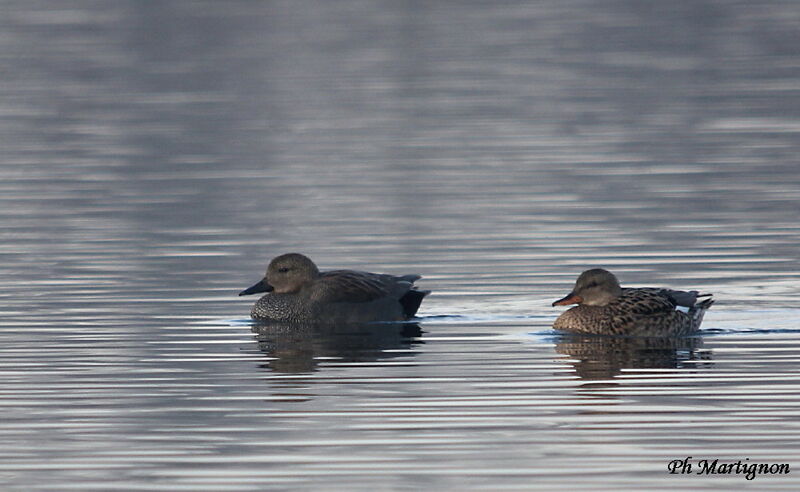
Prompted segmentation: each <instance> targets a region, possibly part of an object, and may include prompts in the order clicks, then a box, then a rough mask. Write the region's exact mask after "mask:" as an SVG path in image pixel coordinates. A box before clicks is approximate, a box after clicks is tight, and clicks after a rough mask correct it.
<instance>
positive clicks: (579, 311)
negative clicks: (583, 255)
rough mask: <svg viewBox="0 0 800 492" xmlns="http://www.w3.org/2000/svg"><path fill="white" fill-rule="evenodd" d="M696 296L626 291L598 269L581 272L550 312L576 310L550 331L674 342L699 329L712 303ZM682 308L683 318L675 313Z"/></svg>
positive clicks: (652, 290) (678, 292)
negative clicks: (671, 338) (672, 339)
mask: <svg viewBox="0 0 800 492" xmlns="http://www.w3.org/2000/svg"><path fill="white" fill-rule="evenodd" d="M710 296H711V294H699V293H698V292H697V291H696V290H692V291H689V292H685V291H682V290H671V289H659V288H627V289H623V288H622V287H620V286H619V281H618V280H617V277H615V276H614V274H612V273H611V272H609V271H606V270H603V269H602V268H595V269H592V270H586V271H585V272H583V273H581V276H580V277H578V281H577V282H575V287H574V288H573V289H572V292H570V293H569V294H568V295H567V296H566V297H564V298H563V299H559V300H558V301H556V302H554V303H553V306H567V305H570V304H577V306H575V307H574V308H571V309H569V310H567V311H566V312H564V313H562V314H561V316H559V317H558V319H557V320H556V322H555V323H554V324H553V328H554V329H556V330H561V331H568V332H572V333H591V334H595V335H633V336H648V337H653V336H660V337H663V336H680V335H686V334H690V333H692V332H694V331H697V330H698V329H699V328H700V323H701V322H702V321H703V315H704V314H705V312H706V310H707V309H708V308H709V307H710V306H711V304H713V303H714V300H713V299H710V298H709V299H704V300H703V301H700V302H697V298H698V297H710ZM678 306H683V307H687V308H689V309H688V312H685V313H684V312H683V311H679V310H677V309H676V308H677V307H678Z"/></svg>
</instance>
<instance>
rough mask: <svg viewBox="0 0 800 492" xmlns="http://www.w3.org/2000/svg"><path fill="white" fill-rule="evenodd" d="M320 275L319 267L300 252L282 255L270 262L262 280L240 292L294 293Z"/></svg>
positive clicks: (247, 293) (242, 293)
mask: <svg viewBox="0 0 800 492" xmlns="http://www.w3.org/2000/svg"><path fill="white" fill-rule="evenodd" d="M317 277H319V269H317V265H315V264H314V262H313V261H311V259H310V258H309V257H307V256H305V255H301V254H299V253H287V254H285V255H280V256H278V257H276V258H274V259H273V260H272V261H271V262H269V266H268V267H267V273H266V275H264V278H263V279H261V281H260V282H258V283H257V284H255V285H253V286H252V287H250V288H248V289H245V290H243V291H241V292H239V295H240V296H246V295H249V294H256V293H258V292H273V291H274V292H275V293H276V294H292V293H295V292H298V291H300V290H301V289H302V288H303V287H304V286H306V285H308V284H310V283H312V282H313V281H314V279H316V278H317Z"/></svg>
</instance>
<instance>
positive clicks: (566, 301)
mask: <svg viewBox="0 0 800 492" xmlns="http://www.w3.org/2000/svg"><path fill="white" fill-rule="evenodd" d="M582 302H583V298H582V297H581V296H579V295H577V294H575V293H573V292H570V293H569V294H567V296H566V297H564V298H561V299H559V300H557V301H556V302H554V303H553V306H569V305H570V304H580V303H582Z"/></svg>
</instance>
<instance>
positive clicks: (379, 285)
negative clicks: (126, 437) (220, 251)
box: [239, 253, 430, 323]
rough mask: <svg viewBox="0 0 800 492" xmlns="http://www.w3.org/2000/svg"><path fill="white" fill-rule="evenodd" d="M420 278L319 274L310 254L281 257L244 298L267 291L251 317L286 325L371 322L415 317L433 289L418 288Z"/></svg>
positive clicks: (342, 272) (343, 272)
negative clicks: (307, 255)
mask: <svg viewBox="0 0 800 492" xmlns="http://www.w3.org/2000/svg"><path fill="white" fill-rule="evenodd" d="M420 278H421V277H420V276H419V275H414V274H410V275H400V276H395V275H388V274H380V273H370V272H362V271H356V270H332V271H328V272H320V271H319V270H318V269H317V267H316V265H314V263H313V262H312V261H311V260H310V259H309V258H307V257H306V256H303V255H300V254H298V253H288V254H285V255H281V256H279V257H277V258H275V259H274V260H272V262H271V263H270V265H269V267H268V269H267V274H266V275H265V277H264V279H263V280H261V281H260V282H258V283H257V284H255V285H254V286H252V287H250V288H249V289H246V290H244V291H242V292H241V293H240V294H239V295H247V294H254V293H257V292H268V293H267V294H266V295H264V296H263V297H261V299H259V300H258V301H257V302H256V303H255V305H254V306H253V308H252V310H251V311H250V316H251V317H252V318H253V319H256V320H263V321H273V322H283V323H307V322H321V323H325V322H330V323H366V322H373V321H404V320H407V319H409V318H411V317H413V316H414V315H415V314H416V312H417V310H418V309H419V306H420V304H421V303H422V300H423V299H424V297H425V296H426V295H428V294H429V293H430V291H423V290H417V289H416V287H415V286H414V282H415V281H417V280H419V279H420Z"/></svg>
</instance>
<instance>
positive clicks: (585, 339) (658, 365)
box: [555, 334, 713, 380]
mask: <svg viewBox="0 0 800 492" xmlns="http://www.w3.org/2000/svg"><path fill="white" fill-rule="evenodd" d="M555 350H556V352H558V353H559V354H564V355H567V356H569V357H570V358H573V359H577V361H575V362H572V365H573V367H574V368H575V372H576V373H577V374H578V376H580V377H581V378H583V379H588V380H595V379H609V378H613V377H614V376H617V375H619V374H620V373H621V372H622V371H623V370H624V369H625V370H627V369H633V370H635V369H679V368H684V367H710V366H711V365H712V364H713V362H712V360H711V355H712V354H711V350H709V349H704V348H703V340H702V339H701V338H700V337H615V336H603V335H566V334H565V335H559V337H558V339H557V340H556V346H555ZM633 373H634V374H635V373H636V371H633Z"/></svg>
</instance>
